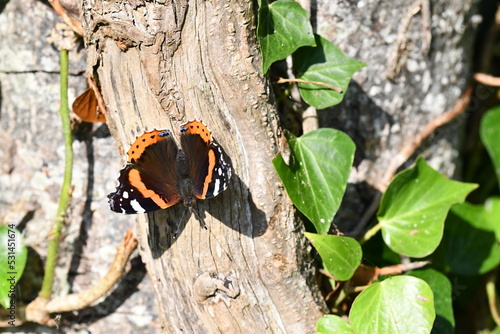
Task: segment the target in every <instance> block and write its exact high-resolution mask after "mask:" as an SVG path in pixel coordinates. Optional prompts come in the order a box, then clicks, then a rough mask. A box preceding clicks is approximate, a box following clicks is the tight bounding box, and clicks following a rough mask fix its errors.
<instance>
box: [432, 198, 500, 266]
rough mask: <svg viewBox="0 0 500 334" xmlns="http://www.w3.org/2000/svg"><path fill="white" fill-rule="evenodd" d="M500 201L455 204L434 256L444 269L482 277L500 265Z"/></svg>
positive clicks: (496, 199)
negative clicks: (479, 203) (478, 203)
mask: <svg viewBox="0 0 500 334" xmlns="http://www.w3.org/2000/svg"><path fill="white" fill-rule="evenodd" d="M498 222H500V198H499V197H496V198H492V199H489V200H488V201H487V202H486V203H485V204H484V205H472V204H469V203H463V204H457V205H454V206H453V207H452V208H451V210H450V214H449V215H448V218H447V219H446V224H445V226H444V237H443V241H442V242H441V244H440V245H439V248H438V250H437V251H436V253H435V255H434V256H433V259H434V261H433V262H436V263H440V264H443V265H444V266H445V268H444V269H445V270H451V271H452V272H453V273H455V274H458V275H481V274H484V273H486V272H488V271H490V270H491V269H493V268H495V267H496V266H498V265H499V264H500V231H499V230H500V224H499V223H498Z"/></svg>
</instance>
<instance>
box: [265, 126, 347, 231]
mask: <svg viewBox="0 0 500 334" xmlns="http://www.w3.org/2000/svg"><path fill="white" fill-rule="evenodd" d="M286 137H287V140H288V144H289V145H290V151H291V154H290V163H289V164H288V165H287V164H286V163H285V161H284V160H283V157H282V156H281V154H280V155H278V156H277V157H276V158H275V159H274V160H273V164H274V167H275V168H276V170H277V172H278V175H279V177H280V178H281V181H282V182H283V184H284V185H285V188H286V191H287V193H288V195H289V196H290V198H291V200H292V202H293V204H295V206H296V207H297V208H298V209H299V210H300V212H302V213H303V214H304V215H305V216H306V217H307V218H309V220H311V222H312V223H313V224H314V226H315V227H316V231H317V232H318V233H320V234H326V233H327V232H328V230H329V228H330V225H331V221H332V219H333V217H334V216H335V213H336V212H337V210H338V208H339V206H340V202H341V201H342V197H343V196H344V191H345V188H346V184H347V178H348V177H349V173H350V171H351V166H352V161H353V158H354V150H355V145H354V143H353V141H352V140H351V138H349V136H348V135H346V134H345V133H343V132H341V131H338V130H334V129H326V128H324V129H318V130H315V131H312V132H309V133H306V134H305V135H303V136H301V137H299V138H297V137H295V136H294V135H293V134H290V133H286Z"/></svg>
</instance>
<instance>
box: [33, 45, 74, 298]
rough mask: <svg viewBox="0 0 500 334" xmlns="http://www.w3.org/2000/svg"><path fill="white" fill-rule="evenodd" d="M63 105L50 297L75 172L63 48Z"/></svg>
mask: <svg viewBox="0 0 500 334" xmlns="http://www.w3.org/2000/svg"><path fill="white" fill-rule="evenodd" d="M60 82H61V83H60V84H61V93H60V94H61V96H60V97H61V105H60V107H59V114H60V115H61V121H62V128H63V136H64V146H65V167H64V179H63V184H62V187H61V195H60V197H59V207H58V208H57V214H56V219H55V221H54V227H53V228H52V231H51V232H50V235H49V244H48V249H47V260H46V262H45V275H44V277H43V284H42V289H41V290H40V294H39V295H40V297H43V298H47V299H49V298H50V297H51V295H52V284H53V282H54V271H55V268H56V264H57V251H58V248H59V243H60V240H61V229H62V226H63V224H64V220H65V216H66V211H67V209H68V207H69V204H70V201H71V191H72V189H71V177H72V172H73V137H72V134H71V123H70V118H69V106H68V50H64V49H63V50H61V79H60Z"/></svg>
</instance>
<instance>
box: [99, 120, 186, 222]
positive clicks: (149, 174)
mask: <svg viewBox="0 0 500 334" xmlns="http://www.w3.org/2000/svg"><path fill="white" fill-rule="evenodd" d="M146 148H147V149H146ZM177 152H178V148H177V145H176V143H175V141H174V140H173V138H172V135H171V134H170V132H169V131H165V130H163V131H162V130H154V131H149V132H146V133H144V134H143V135H141V136H140V137H138V138H137V139H136V140H135V142H134V143H133V144H132V146H131V148H130V150H129V152H128V157H129V159H128V160H129V162H128V163H127V165H126V166H125V167H124V168H123V169H122V170H121V171H120V176H119V178H118V181H119V182H120V184H119V186H118V187H117V189H116V192H114V193H111V194H110V195H109V196H108V197H109V205H110V208H111V210H113V211H116V212H123V213H137V212H150V211H155V210H159V209H164V208H168V207H169V206H172V205H174V204H177V203H179V202H180V201H181V195H180V194H179V192H178V190H177V187H178V184H177V182H178V179H179V176H178V174H177V169H176V163H175V161H176V157H177Z"/></svg>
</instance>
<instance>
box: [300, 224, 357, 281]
mask: <svg viewBox="0 0 500 334" xmlns="http://www.w3.org/2000/svg"><path fill="white" fill-rule="evenodd" d="M305 235H306V237H307V239H309V241H310V242H311V243H312V245H313V246H314V248H316V250H317V251H318V253H319V255H320V256H321V259H322V260H323V266H324V267H325V269H326V270H327V271H328V272H329V273H330V274H332V275H333V277H335V279H336V280H339V281H347V280H349V279H350V278H351V277H352V275H354V272H355V271H356V269H357V268H358V267H359V264H360V263H361V257H362V255H363V251H362V250H361V245H360V244H359V242H357V241H356V240H355V239H353V238H349V237H343V236H338V235H321V234H314V233H305Z"/></svg>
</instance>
